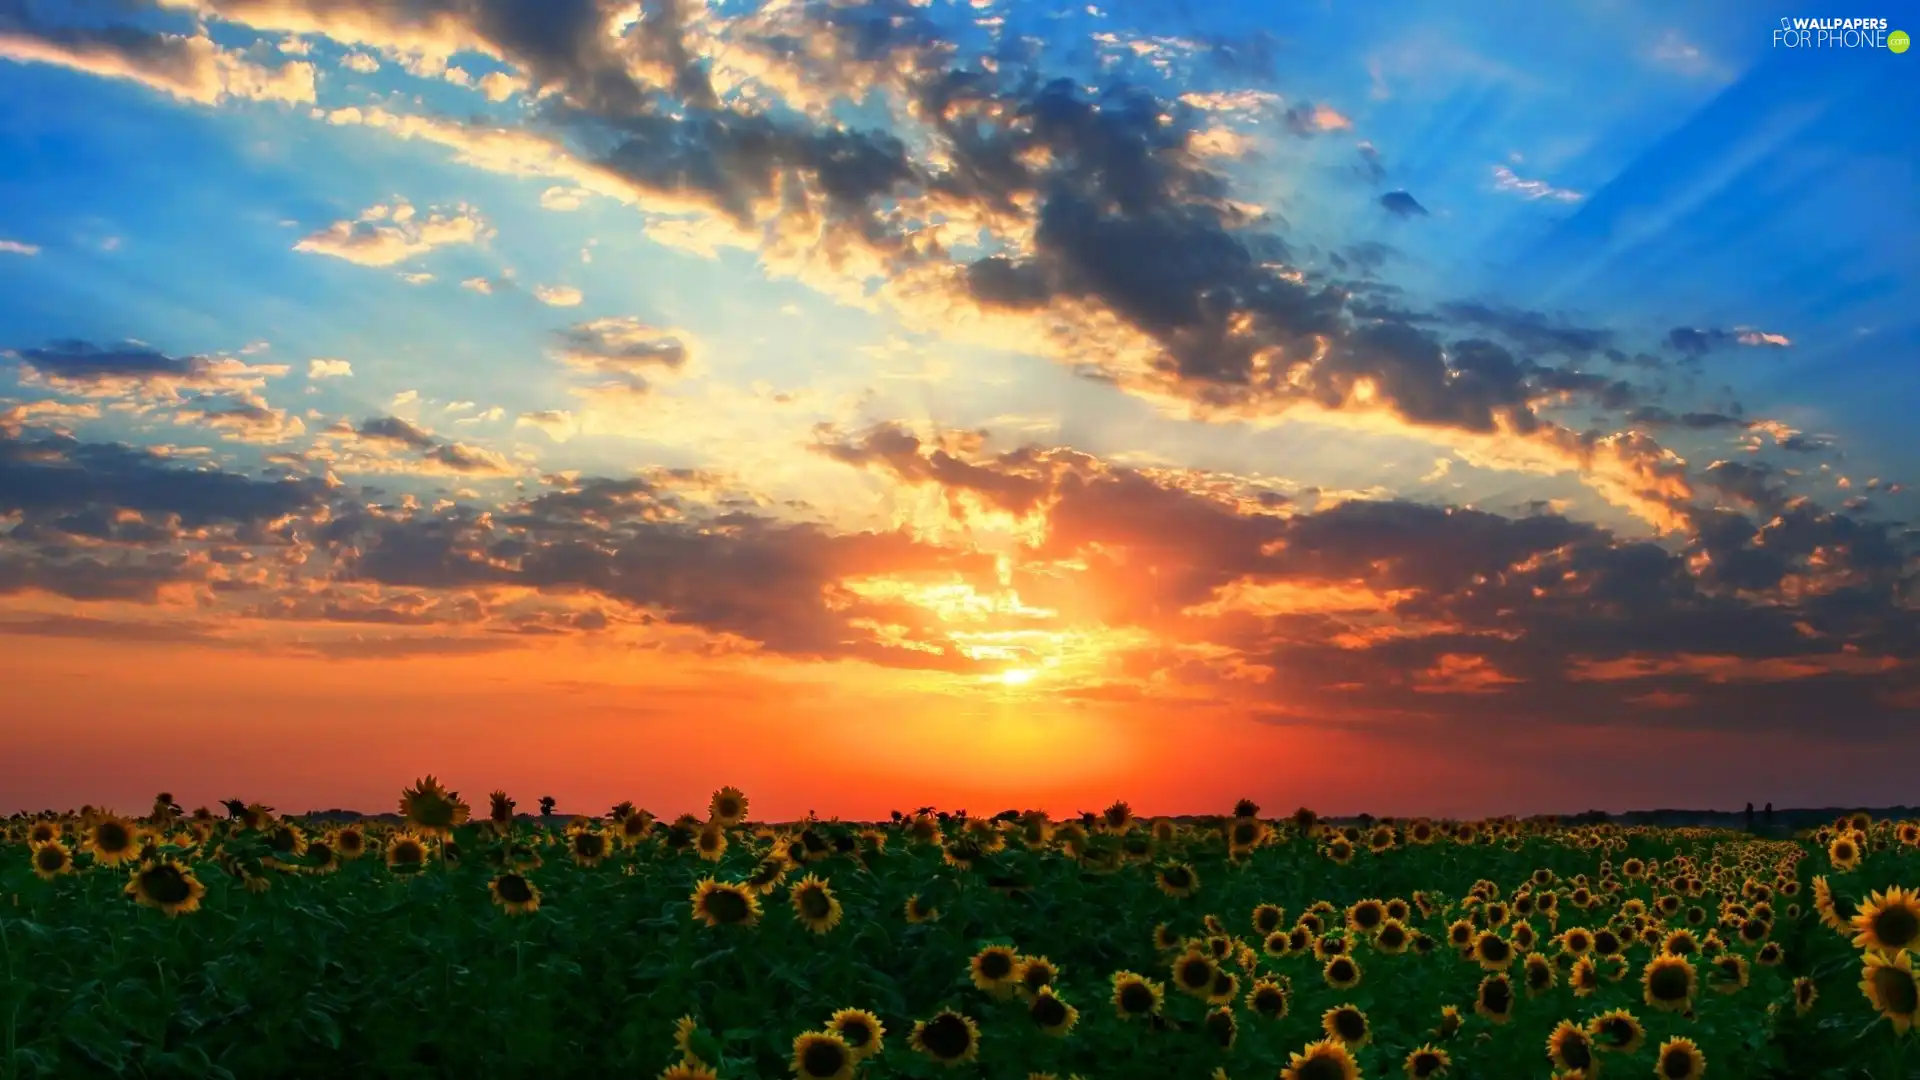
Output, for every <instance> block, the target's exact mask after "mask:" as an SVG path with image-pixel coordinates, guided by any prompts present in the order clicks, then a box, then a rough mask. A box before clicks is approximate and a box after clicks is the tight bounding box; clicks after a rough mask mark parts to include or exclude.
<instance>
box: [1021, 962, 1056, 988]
mask: <svg viewBox="0 0 1920 1080" xmlns="http://www.w3.org/2000/svg"><path fill="white" fill-rule="evenodd" d="M1018 982H1020V990H1021V992H1023V994H1039V992H1041V990H1043V988H1046V986H1054V984H1058V982H1060V969H1058V967H1054V961H1050V959H1046V957H1020V974H1018Z"/></svg>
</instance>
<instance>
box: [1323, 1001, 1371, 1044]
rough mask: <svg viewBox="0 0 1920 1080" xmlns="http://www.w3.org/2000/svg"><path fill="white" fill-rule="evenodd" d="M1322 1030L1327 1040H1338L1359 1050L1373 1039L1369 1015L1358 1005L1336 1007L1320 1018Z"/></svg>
mask: <svg viewBox="0 0 1920 1080" xmlns="http://www.w3.org/2000/svg"><path fill="white" fill-rule="evenodd" d="M1320 1030H1322V1031H1324V1032H1326V1034H1327V1038H1329V1039H1338V1040H1339V1041H1340V1042H1341V1043H1343V1044H1344V1045H1346V1046H1348V1047H1350V1048H1352V1049H1354V1050H1358V1049H1360V1048H1361V1047H1363V1046H1365V1045H1367V1043H1368V1042H1369V1041H1371V1040H1372V1038H1373V1029H1372V1025H1370V1024H1369V1023H1368V1022H1367V1014H1366V1012H1365V1011H1363V1010H1362V1009H1360V1008H1359V1007H1358V1006H1356V1005H1336V1006H1334V1007H1333V1008H1331V1009H1328V1010H1327V1011H1326V1012H1325V1013H1322V1014H1321V1016H1320Z"/></svg>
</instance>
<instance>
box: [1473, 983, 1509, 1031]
mask: <svg viewBox="0 0 1920 1080" xmlns="http://www.w3.org/2000/svg"><path fill="white" fill-rule="evenodd" d="M1473 1011H1474V1012H1476V1013H1479V1014H1480V1015H1481V1016H1483V1017H1485V1018H1486V1019H1488V1020H1490V1021H1492V1022H1493V1023H1496V1024H1504V1023H1506V1022H1507V1021H1508V1020H1511V1019H1513V983H1512V982H1511V981H1510V980H1508V978H1507V977H1506V976H1505V975H1488V976H1487V977H1486V978H1484V979H1481V980H1480V990H1479V992H1478V993H1476V994H1475V995H1474V999H1473Z"/></svg>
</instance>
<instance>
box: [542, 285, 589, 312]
mask: <svg viewBox="0 0 1920 1080" xmlns="http://www.w3.org/2000/svg"><path fill="white" fill-rule="evenodd" d="M533 295H534V298H535V299H537V300H539V301H540V302H541V303H543V304H545V305H547V306H548V307H579V306H580V301H581V300H582V299H584V297H583V296H582V295H581V293H580V290H579V289H576V288H574V287H573V286H571V285H535V286H534V287H533Z"/></svg>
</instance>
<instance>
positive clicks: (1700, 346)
mask: <svg viewBox="0 0 1920 1080" xmlns="http://www.w3.org/2000/svg"><path fill="white" fill-rule="evenodd" d="M1792 344H1793V342H1792V341H1790V340H1788V338H1787V336H1786V335H1785V334H1774V333H1769V332H1767V331H1764V330H1755V329H1753V328H1751V327H1746V326H1740V327H1735V328H1734V329H1732V330H1718V329H1712V330H1701V329H1696V328H1694V327H1691V326H1676V327H1674V328H1673V329H1672V330H1671V331H1669V332H1668V333H1667V346H1668V347H1669V348H1671V349H1673V350H1674V351H1675V352H1678V353H1683V354H1685V355H1687V356H1692V357H1698V356H1705V355H1706V354H1707V353H1710V352H1712V351H1714V350H1715V349H1718V348H1721V347H1722V346H1726V345H1748V346H1754V347H1765V348H1775V349H1784V348H1787V347H1789V346H1791V345H1792Z"/></svg>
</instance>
